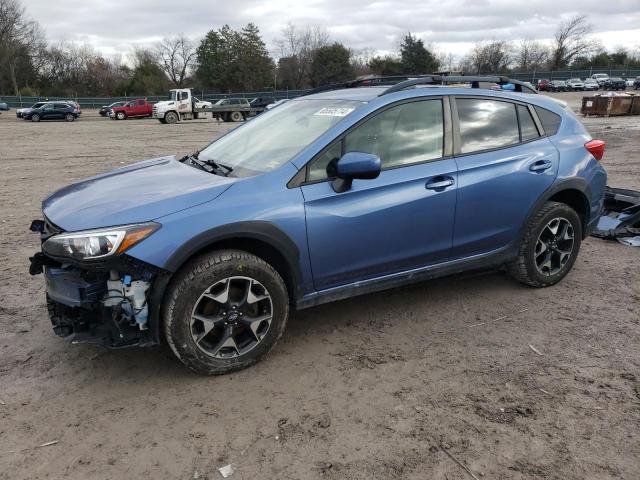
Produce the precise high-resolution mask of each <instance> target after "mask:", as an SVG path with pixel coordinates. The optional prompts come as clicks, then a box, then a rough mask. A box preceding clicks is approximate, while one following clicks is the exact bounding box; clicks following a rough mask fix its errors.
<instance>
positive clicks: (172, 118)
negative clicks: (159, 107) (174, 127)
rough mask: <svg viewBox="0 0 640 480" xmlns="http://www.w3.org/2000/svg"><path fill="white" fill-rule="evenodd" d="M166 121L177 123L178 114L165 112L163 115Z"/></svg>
mask: <svg viewBox="0 0 640 480" xmlns="http://www.w3.org/2000/svg"><path fill="white" fill-rule="evenodd" d="M164 121H165V122H166V123H178V114H177V113H176V112H167V114H166V115H165V116H164Z"/></svg>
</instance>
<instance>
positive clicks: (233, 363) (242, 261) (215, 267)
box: [163, 250, 289, 375]
mask: <svg viewBox="0 0 640 480" xmlns="http://www.w3.org/2000/svg"><path fill="white" fill-rule="evenodd" d="M230 277H234V278H236V277H247V278H249V279H252V280H255V281H257V282H259V283H260V284H261V286H264V289H265V291H266V292H267V293H268V295H269V297H270V303H269V307H270V313H271V319H270V322H271V323H270V324H269V325H268V327H267V330H266V332H265V333H264V336H263V337H262V338H261V339H260V340H259V341H258V342H257V343H256V344H255V345H254V346H253V347H252V348H251V349H249V350H248V351H246V352H245V353H240V352H239V350H240V349H238V348H236V353H237V355H236V356H234V357H230V358H216V357H214V356H213V355H211V354H209V353H206V352H205V351H204V350H203V348H201V347H200V346H199V344H198V343H197V342H196V340H195V339H194V338H193V335H194V333H193V329H194V325H195V324H192V323H193V322H194V320H193V318H192V315H193V314H194V309H195V308H196V306H197V305H198V304H199V302H201V301H202V299H203V296H204V293H205V292H208V291H209V290H210V289H211V287H212V286H214V285H217V284H219V283H220V282H221V281H224V280H225V279H228V278H230ZM165 298H166V300H165V302H164V306H163V307H164V308H163V326H164V334H165V338H166V340H167V343H168V344H169V346H170V348H171V350H172V351H173V353H174V354H175V356H176V357H177V358H178V359H179V360H180V361H181V362H182V363H184V364H185V365H186V366H187V367H188V368H190V369H191V370H193V371H195V372H197V373H201V374H205V375H222V374H226V373H230V372H233V371H236V370H240V369H243V368H246V367H248V366H250V365H252V364H254V363H255V362H257V361H258V360H259V359H261V358H262V357H263V356H264V355H266V354H267V353H268V352H269V351H270V350H271V349H272V348H273V347H274V345H275V344H276V342H277V341H278V339H279V338H280V337H281V336H282V333H283V332H284V329H285V327H286V324H287V319H288V316H289V297H288V295H287V289H286V286H285V283H284V281H283V280H282V277H280V275H279V274H278V272H276V270H275V269H274V268H273V267H271V265H269V264H268V263H266V262H265V261H263V260H262V259H260V258H258V257H256V256H254V255H251V254H249V253H247V252H243V251H239V250H219V251H213V252H210V253H207V254H204V255H201V256H199V257H197V258H195V259H193V260H191V261H189V262H188V263H187V264H186V265H185V266H184V267H183V268H182V269H181V270H180V271H179V272H178V273H177V274H176V277H175V279H174V280H173V281H172V282H171V284H170V286H169V288H168V290H167V294H166V296H165ZM218 306H219V305H218ZM238 308H240V307H238ZM219 313H220V312H219V311H217V312H216V313H215V315H216V316H217V315H219ZM236 325H237V323H236ZM223 328H225V327H223ZM211 332H213V333H214V334H215V333H216V330H215V328H214V329H212V330H211ZM206 335H207V334H203V337H205V338H206ZM256 336H257V335H256ZM213 343H216V342H213ZM219 351H222V350H219Z"/></svg>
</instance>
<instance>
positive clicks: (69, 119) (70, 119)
mask: <svg viewBox="0 0 640 480" xmlns="http://www.w3.org/2000/svg"><path fill="white" fill-rule="evenodd" d="M64 119H65V121H67V122H73V121H74V120H75V119H76V117H75V116H74V115H73V113H67V114H66V115H65V116H64Z"/></svg>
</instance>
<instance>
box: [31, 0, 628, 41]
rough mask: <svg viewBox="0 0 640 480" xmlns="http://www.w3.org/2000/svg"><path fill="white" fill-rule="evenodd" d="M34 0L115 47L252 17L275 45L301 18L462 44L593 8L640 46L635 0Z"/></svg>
mask: <svg viewBox="0 0 640 480" xmlns="http://www.w3.org/2000/svg"><path fill="white" fill-rule="evenodd" d="M25 6H26V7H27V11H28V13H29V15H31V17H33V18H34V19H36V20H38V21H39V22H40V23H41V24H42V26H43V27H44V28H45V31H46V32H47V36H48V38H49V39H50V40H51V41H53V42H58V41H72V42H78V43H88V44H90V45H92V46H93V47H95V48H96V49H98V50H99V51H101V52H103V53H105V54H126V53H128V52H130V51H131V48H132V46H133V45H146V44H152V43H153V42H155V41H157V40H159V39H161V38H162V37H164V36H170V35H174V34H177V33H185V34H186V35H188V36H190V37H192V38H200V37H201V36H202V35H203V34H204V33H205V32H207V31H208V30H210V29H212V28H219V27H221V26H222V25H224V24H229V25H231V26H232V27H236V28H237V27H241V26H242V25H245V24H246V23H248V22H254V23H256V24H257V25H258V26H259V27H260V30H261V32H262V34H263V37H264V39H265V41H266V42H267V45H268V46H269V47H270V48H271V49H272V50H273V52H274V53H275V48H274V45H275V42H276V40H277V39H278V37H279V36H280V32H281V31H282V28H283V27H284V26H285V25H286V24H287V23H288V22H292V23H294V24H298V25H305V24H311V25H316V24H318V25H322V26H325V27H326V28H327V29H328V30H329V32H330V33H331V35H332V38H334V39H335V40H337V41H341V42H344V43H345V44H347V45H348V46H350V47H353V48H365V47H370V48H373V49H375V50H378V51H392V50H394V49H395V48H396V47H397V45H398V44H399V42H400V39H401V38H402V36H403V35H404V34H405V33H406V32H408V31H411V32H412V33H414V34H416V35H418V36H419V37H420V38H422V39H424V40H425V41H427V42H429V43H432V44H434V45H435V46H436V47H437V48H438V49H439V50H441V51H451V52H453V53H456V54H461V53H463V52H464V51H465V50H466V49H467V48H468V47H469V45H470V44H472V43H473V42H476V41H479V40H488V39H497V40H518V39H522V38H525V37H528V38H535V39H542V40H546V39H550V38H552V37H553V32H554V30H555V28H556V26H557V25H558V23H559V22H560V21H561V20H562V19H566V18H569V17H571V16H573V15H576V14H582V13H588V12H592V15H591V16H590V21H591V22H592V23H593V25H594V33H595V34H596V35H598V34H600V36H601V38H602V39H603V41H604V42H615V43H614V44H608V43H605V46H607V47H610V48H612V47H614V46H617V45H620V44H622V45H624V46H626V47H628V48H638V42H639V40H638V39H640V8H639V7H638V4H637V2H636V1H632V0H607V1H606V2H602V1H601V0H581V1H579V2H576V1H570V0H536V1H535V2H516V1H513V0H473V1H472V0H404V1H384V0H383V1H370V0H350V1H344V0H297V1H292V0H268V1H265V0H262V1H257V0H234V1H232V2H231V1H228V0H227V1H220V0H215V1H211V0H182V1H181V2H175V1H169V0H136V1H131V0H109V1H108V2H105V1H103V0H55V1H52V0H28V1H26V2H25ZM443 47H446V48H443Z"/></svg>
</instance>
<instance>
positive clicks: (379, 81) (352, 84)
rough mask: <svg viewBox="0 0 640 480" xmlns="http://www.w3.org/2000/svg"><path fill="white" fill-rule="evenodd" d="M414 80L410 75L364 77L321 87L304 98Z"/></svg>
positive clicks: (313, 89)
mask: <svg viewBox="0 0 640 480" xmlns="http://www.w3.org/2000/svg"><path fill="white" fill-rule="evenodd" d="M408 78H413V76H408V75H396V76H378V75H366V76H364V77H360V78H357V79H355V80H349V81H348V82H341V83H330V84H328V85H320V86H319V87H315V88H312V89H311V90H308V91H307V92H306V93H305V94H304V96H306V95H313V94H314V93H320V92H329V91H331V90H342V89H344V88H356V87H368V86H384V85H395V84H397V83H398V82H402V81H404V80H407V79H408Z"/></svg>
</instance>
